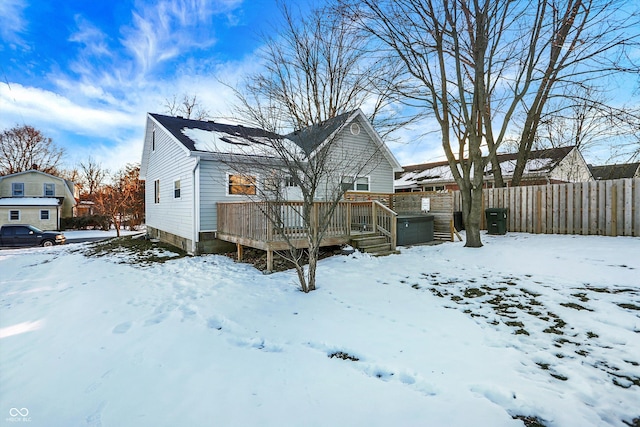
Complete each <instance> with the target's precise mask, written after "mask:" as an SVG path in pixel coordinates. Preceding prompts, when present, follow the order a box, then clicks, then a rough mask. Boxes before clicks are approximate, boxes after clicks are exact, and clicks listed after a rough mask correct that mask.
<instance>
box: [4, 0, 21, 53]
mask: <svg viewBox="0 0 640 427" xmlns="http://www.w3.org/2000/svg"><path fill="white" fill-rule="evenodd" d="M26 7H27V2H26V1H25V0H2V1H0V37H1V38H2V40H3V41H5V42H6V43H7V44H8V45H14V46H12V47H13V48H15V45H20V46H22V47H24V44H25V43H24V41H23V40H22V38H21V36H20V34H21V33H22V32H24V31H25V30H26V28H27V22H26V20H25V18H24V10H25V9H26ZM1 50H3V49H2V47H0V51H1Z"/></svg>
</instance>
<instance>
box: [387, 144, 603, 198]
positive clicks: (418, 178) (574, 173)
mask: <svg viewBox="0 0 640 427" xmlns="http://www.w3.org/2000/svg"><path fill="white" fill-rule="evenodd" d="M497 157H498V161H499V163H500V170H501V172H502V178H503V180H504V182H505V184H506V185H507V186H509V185H510V183H511V178H512V177H513V172H514V170H515V166H516V159H517V154H516V153H504V154H498V155H497ZM493 180H494V178H493V172H492V165H491V163H489V164H487V166H486V168H485V173H484V183H485V186H487V187H493ZM591 180H593V178H592V176H591V172H590V171H589V166H588V165H587V163H586V162H585V160H584V158H583V157H582V154H581V153H580V150H578V148H577V147H574V146H568V147H559V148H549V149H545V150H534V151H532V152H531V154H530V155H529V159H528V160H527V163H526V164H525V168H524V173H523V175H522V181H521V184H520V185H541V184H557V183H562V182H584V181H591ZM394 186H395V190H396V192H405V191H440V190H458V189H459V188H458V184H457V183H456V181H455V179H454V178H453V174H452V173H451V168H450V167H449V163H448V162H446V161H444V162H434V163H423V164H419V165H411V166H404V167H403V172H401V173H398V174H396V180H395V184H394Z"/></svg>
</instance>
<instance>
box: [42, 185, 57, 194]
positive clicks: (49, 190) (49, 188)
mask: <svg viewBox="0 0 640 427" xmlns="http://www.w3.org/2000/svg"><path fill="white" fill-rule="evenodd" d="M55 195H56V185H55V184H53V183H45V184H44V196H45V197H53V196H55Z"/></svg>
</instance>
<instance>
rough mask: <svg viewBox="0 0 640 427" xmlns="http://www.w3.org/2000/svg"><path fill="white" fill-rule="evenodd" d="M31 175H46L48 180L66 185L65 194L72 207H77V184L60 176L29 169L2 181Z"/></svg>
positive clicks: (8, 176) (2, 177)
mask: <svg viewBox="0 0 640 427" xmlns="http://www.w3.org/2000/svg"><path fill="white" fill-rule="evenodd" d="M29 174H39V175H44V176H46V177H48V178H51V179H56V180H60V181H62V182H63V183H64V189H65V193H66V195H67V198H68V200H69V203H71V204H72V205H74V206H75V204H76V199H75V196H74V194H73V193H74V191H73V190H74V186H75V184H74V183H73V182H72V181H69V180H66V179H64V178H60V177H59V176H55V175H51V174H50V173H46V172H42V171H39V170H37V169H29V170H26V171H22V172H16V173H12V174H10V175H5V176H0V181H2V180H3V179H7V178H15V177H17V176H21V175H29Z"/></svg>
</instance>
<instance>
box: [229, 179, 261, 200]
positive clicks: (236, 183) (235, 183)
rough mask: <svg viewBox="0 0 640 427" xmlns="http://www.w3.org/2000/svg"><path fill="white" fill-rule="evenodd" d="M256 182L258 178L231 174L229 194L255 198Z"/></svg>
mask: <svg viewBox="0 0 640 427" xmlns="http://www.w3.org/2000/svg"><path fill="white" fill-rule="evenodd" d="M256 182H257V179H256V177H255V176H252V175H241V174H229V178H228V179H227V194H230V195H246V196H255V195H256V193H257V192H256Z"/></svg>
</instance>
